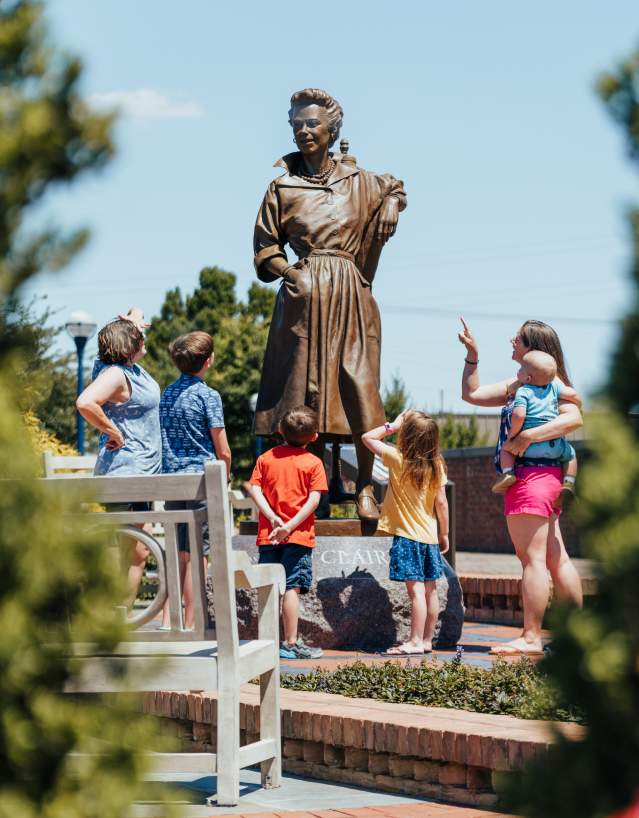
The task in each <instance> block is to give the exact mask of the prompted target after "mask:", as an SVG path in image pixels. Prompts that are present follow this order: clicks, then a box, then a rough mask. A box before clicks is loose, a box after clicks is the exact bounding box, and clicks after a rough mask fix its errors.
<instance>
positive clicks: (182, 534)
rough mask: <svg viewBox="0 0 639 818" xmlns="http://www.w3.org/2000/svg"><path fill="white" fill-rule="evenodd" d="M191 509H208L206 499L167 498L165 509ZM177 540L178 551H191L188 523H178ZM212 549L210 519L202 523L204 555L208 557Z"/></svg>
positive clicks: (184, 552) (186, 552)
mask: <svg viewBox="0 0 639 818" xmlns="http://www.w3.org/2000/svg"><path fill="white" fill-rule="evenodd" d="M185 509H189V510H192V511H206V501H205V500H167V501H166V502H165V504H164V510H165V511H183V510H185ZM177 542H178V551H180V552H181V553H183V554H188V553H190V551H191V549H190V547H189V527H188V525H187V523H178V524H177ZM210 551H211V544H210V542H209V524H208V521H207V522H205V523H202V555H203V556H204V557H208V555H209V553H210Z"/></svg>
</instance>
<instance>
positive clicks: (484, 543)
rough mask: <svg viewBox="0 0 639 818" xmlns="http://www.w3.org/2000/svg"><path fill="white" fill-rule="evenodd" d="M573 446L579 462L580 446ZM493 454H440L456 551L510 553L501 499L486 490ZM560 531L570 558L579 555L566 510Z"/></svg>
mask: <svg viewBox="0 0 639 818" xmlns="http://www.w3.org/2000/svg"><path fill="white" fill-rule="evenodd" d="M573 444H574V445H575V448H576V449H577V454H578V455H579V456H580V459H581V455H582V454H583V453H584V448H583V444H582V443H581V442H574V441H573ZM494 453H495V450H494V448H493V447H490V448H477V449H447V450H446V451H444V457H445V459H446V465H447V466H448V477H449V479H450V480H452V482H453V483H454V484H455V504H456V510H457V513H456V525H457V529H456V536H457V549H458V550H459V551H483V552H488V553H498V554H510V553H512V545H511V543H510V537H509V536H508V529H507V528H506V520H505V518H504V515H503V502H504V501H503V498H502V497H500V496H499V495H496V494H493V493H492V492H491V490H490V487H491V486H492V484H493V483H494V482H495V467H494V464H493V456H494ZM561 532H562V535H563V537H564V541H565V543H566V547H567V548H568V552H569V553H570V555H571V556H579V534H578V531H577V528H576V526H575V523H574V521H573V519H572V516H571V513H570V511H568V512H567V513H566V514H563V515H562V519H561Z"/></svg>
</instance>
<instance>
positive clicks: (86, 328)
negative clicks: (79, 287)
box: [65, 311, 97, 454]
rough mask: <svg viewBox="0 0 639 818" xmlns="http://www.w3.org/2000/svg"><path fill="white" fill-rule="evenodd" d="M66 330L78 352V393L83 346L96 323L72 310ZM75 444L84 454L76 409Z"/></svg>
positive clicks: (81, 431)
mask: <svg viewBox="0 0 639 818" xmlns="http://www.w3.org/2000/svg"><path fill="white" fill-rule="evenodd" d="M65 327H66V330H67V332H68V333H69V335H70V336H71V337H72V338H73V340H74V341H75V349H76V352H77V354H78V383H77V391H76V394H78V395H79V394H80V393H81V392H82V390H83V389H84V369H83V359H84V348H85V346H86V345H87V341H88V340H89V338H92V337H93V336H94V335H95V331H96V329H97V324H95V323H94V322H93V321H92V319H91V316H90V315H89V314H88V313H86V312H79V311H78V312H72V313H71V315H70V318H69V320H68V321H67V323H66V324H65ZM75 420H76V444H77V448H78V451H79V452H80V454H84V418H83V417H82V415H81V414H80V413H79V412H78V411H77V410H76V413H75Z"/></svg>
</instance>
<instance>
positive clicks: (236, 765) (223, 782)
mask: <svg viewBox="0 0 639 818" xmlns="http://www.w3.org/2000/svg"><path fill="white" fill-rule="evenodd" d="M239 800H240V691H239V687H235V688H234V689H220V690H219V692H218V699H217V798H216V800H215V803H216V804H217V806H219V807H234V806H235V805H236V804H237V803H239Z"/></svg>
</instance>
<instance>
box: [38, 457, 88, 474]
mask: <svg viewBox="0 0 639 818" xmlns="http://www.w3.org/2000/svg"><path fill="white" fill-rule="evenodd" d="M95 461H96V455H94V454H76V455H67V454H65V455H62V454H55V453H54V452H43V453H42V468H43V471H44V476H45V477H78V476H80V475H81V474H93V467H94V466H95Z"/></svg>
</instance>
